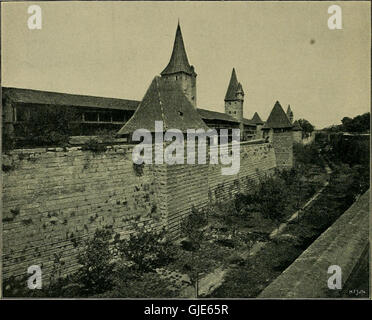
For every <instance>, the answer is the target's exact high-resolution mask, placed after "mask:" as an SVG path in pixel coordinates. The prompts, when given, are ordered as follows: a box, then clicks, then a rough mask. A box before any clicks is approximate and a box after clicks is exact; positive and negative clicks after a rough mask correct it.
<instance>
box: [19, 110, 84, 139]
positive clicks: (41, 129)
mask: <svg viewBox="0 0 372 320" xmlns="http://www.w3.org/2000/svg"><path fill="white" fill-rule="evenodd" d="M35 108H36V110H33V111H31V112H30V118H29V119H28V120H27V121H25V122H22V123H19V124H17V127H16V135H17V136H20V137H24V138H23V139H22V140H23V141H20V143H22V145H23V146H61V145H64V144H67V143H68V140H69V136H70V132H71V131H72V130H74V128H75V127H77V126H78V125H77V124H76V123H74V121H76V120H77V119H78V113H77V111H75V110H74V109H73V108H67V107H66V108H55V107H53V106H43V107H35Z"/></svg>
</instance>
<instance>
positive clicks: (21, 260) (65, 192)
mask: <svg viewBox="0 0 372 320" xmlns="http://www.w3.org/2000/svg"><path fill="white" fill-rule="evenodd" d="M3 164H5V165H6V168H7V170H8V172H5V173H4V176H3V244H4V245H3V258H4V262H3V275H4V277H5V278H6V277H8V276H9V275H20V274H25V272H26V270H27V267H28V266H30V265H32V264H36V265H42V266H43V271H44V274H47V273H48V272H49V271H50V268H51V267H52V264H53V261H54V260H55V258H56V256H55V255H56V254H57V255H60V258H61V259H62V261H64V262H65V266H66V269H67V271H73V270H74V268H76V266H77V261H76V254H77V253H78V250H79V248H80V247H81V246H80V245H79V244H81V241H82V240H84V239H87V238H88V237H90V236H92V234H93V233H94V231H95V230H96V228H98V227H102V226H106V225H112V226H113V227H114V230H115V231H116V232H118V233H119V234H120V235H122V236H125V235H127V234H129V233H130V232H131V229H132V223H135V224H137V225H138V226H143V225H146V226H147V225H148V226H149V227H160V226H162V225H163V224H164V223H165V222H166V219H165V218H166V216H165V215H166V208H164V207H163V206H162V204H163V203H164V195H163V194H162V191H163V190H164V188H163V187H162V183H165V178H162V174H163V173H162V171H161V168H156V171H155V170H154V169H155V168H154V167H153V166H147V167H144V169H143V174H142V175H138V173H136V171H135V170H134V167H133V163H132V155H131V147H112V148H110V149H109V150H108V151H106V152H105V153H101V154H96V153H94V152H91V151H81V150H78V148H71V149H70V150H68V151H66V152H64V151H63V150H62V149H58V148H57V149H48V150H45V149H38V150H37V149H33V150H28V151H27V150H23V151H21V152H13V153H12V154H11V155H10V156H3Z"/></svg>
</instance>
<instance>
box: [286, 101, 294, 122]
mask: <svg viewBox="0 0 372 320" xmlns="http://www.w3.org/2000/svg"><path fill="white" fill-rule="evenodd" d="M286 114H287V117H288V119H289V121H291V122H292V120H293V111H292V109H291V106H290V105H288V108H287V113H286Z"/></svg>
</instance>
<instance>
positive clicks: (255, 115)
mask: <svg viewBox="0 0 372 320" xmlns="http://www.w3.org/2000/svg"><path fill="white" fill-rule="evenodd" d="M252 121H253V123H255V124H263V123H264V122H263V121H262V120H261V117H260V116H259V115H258V113H257V112H255V113H254V115H253V118H252Z"/></svg>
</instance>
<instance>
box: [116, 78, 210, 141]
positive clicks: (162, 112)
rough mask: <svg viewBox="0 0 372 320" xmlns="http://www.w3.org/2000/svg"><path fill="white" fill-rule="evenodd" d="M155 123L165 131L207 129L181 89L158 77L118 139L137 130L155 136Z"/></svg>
mask: <svg viewBox="0 0 372 320" xmlns="http://www.w3.org/2000/svg"><path fill="white" fill-rule="evenodd" d="M156 120H157V121H163V127H164V130H168V129H180V130H181V131H182V132H186V130H187V129H205V130H208V129H209V128H208V126H207V125H206V124H205V122H204V121H203V120H202V118H201V117H200V115H199V113H198V112H197V111H196V109H195V108H194V107H193V105H192V104H191V102H190V101H189V99H187V97H186V96H185V95H184V94H183V92H182V89H181V87H180V86H179V85H178V84H177V83H174V82H169V81H166V80H165V79H163V78H160V77H155V78H154V80H153V81H152V83H151V85H150V87H149V88H148V89H147V92H146V94H145V96H144V98H143V100H142V101H141V103H140V104H139V106H138V108H137V110H136V112H135V113H134V115H133V116H132V117H131V118H130V119H129V121H128V122H127V123H126V124H125V125H124V126H123V127H122V128H121V129H120V130H119V132H118V135H122V134H128V133H132V132H134V131H135V130H136V129H140V128H143V129H147V130H150V131H151V132H155V121H156Z"/></svg>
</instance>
